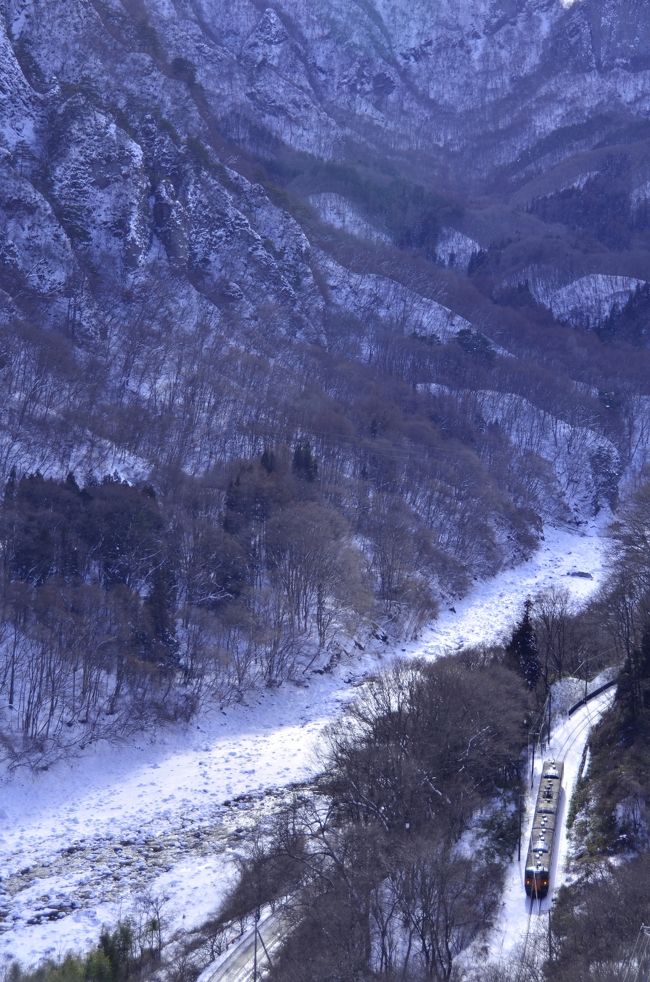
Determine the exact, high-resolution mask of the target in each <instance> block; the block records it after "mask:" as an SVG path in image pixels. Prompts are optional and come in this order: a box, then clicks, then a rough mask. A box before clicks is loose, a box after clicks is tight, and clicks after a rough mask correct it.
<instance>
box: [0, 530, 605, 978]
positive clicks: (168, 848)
mask: <svg viewBox="0 0 650 982" xmlns="http://www.w3.org/2000/svg"><path fill="white" fill-rule="evenodd" d="M603 553H604V543H603V539H602V538H601V537H600V534H599V528H598V527H597V526H591V527H588V528H583V529H581V530H575V529H549V530H548V531H547V534H546V540H545V542H544V543H543V545H542V548H541V549H540V550H539V551H538V552H537V553H536V555H535V556H534V557H533V559H531V560H530V561H529V562H527V563H526V564H524V565H522V566H520V567H517V568H516V569H513V570H507V571H504V572H502V573H501V574H500V575H498V576H496V577H494V578H493V579H491V580H487V581H484V582H477V583H476V585H475V588H474V589H473V590H472V591H471V593H470V594H469V595H468V596H467V597H466V598H465V599H464V600H463V601H461V602H459V603H456V605H455V612H452V611H445V612H443V613H442V614H441V616H440V617H439V619H438V620H437V621H436V622H435V624H434V625H433V626H432V627H431V628H430V629H429V630H428V631H426V632H425V634H424V635H423V637H422V638H421V639H420V640H419V641H418V642H417V643H413V644H410V645H408V646H400V647H399V648H397V649H392V650H388V649H387V648H386V649H384V651H383V653H380V654H377V653H376V652H375V653H370V652H367V653H359V654H360V657H359V658H355V660H354V662H349V663H347V664H341V665H339V666H338V668H337V669H336V670H335V671H334V672H333V673H332V674H331V675H323V676H318V675H314V676H312V677H311V678H310V679H309V682H308V684H307V685H305V686H293V685H287V686H285V687H283V688H282V689H280V690H277V691H274V692H269V693H264V694H259V695H254V696H251V697H250V698H249V700H248V702H247V704H246V705H240V706H237V707H234V708H232V709H230V710H229V711H228V712H225V713H224V712H218V711H216V712H214V713H213V714H212V715H205V716H204V717H202V718H201V719H199V720H198V721H194V723H193V724H192V725H191V726H190V727H189V728H188V727H184V728H178V729H169V730H167V731H164V733H163V734H162V735H159V736H158V737H157V738H156V740H155V742H151V741H149V740H147V738H146V737H145V736H143V737H142V738H141V740H140V741H138V742H136V743H135V744H133V743H132V744H129V746H115V745H112V746H109V745H105V744H103V745H101V744H100V745H97V746H95V747H90V748H88V749H87V750H86V751H85V753H84V755H83V756H80V757H79V758H77V759H75V760H72V761H68V762H63V761H61V762H59V763H57V764H56V765H53V766H52V767H51V768H50V770H48V771H47V772H45V773H41V774H37V775H31V774H29V773H27V772H25V771H19V772H18V773H17V774H14V775H13V776H10V775H6V776H3V777H2V778H1V779H0V780H1V783H0V869H1V870H2V878H1V879H0V968H2V966H3V965H4V964H6V962H7V961H9V960H10V959H11V958H17V959H19V960H20V961H21V962H23V963H24V964H25V965H32V964H35V963H37V962H38V961H40V960H41V959H43V958H45V957H48V956H50V957H54V956H58V955H61V954H64V953H65V952H66V951H68V950H70V949H72V950H83V949H84V948H86V947H88V946H90V945H91V944H93V943H94V942H96V941H97V938H98V935H99V930H100V928H101V926H102V925H103V924H113V923H115V921H116V920H117V918H118V917H119V916H120V914H127V913H128V912H129V910H130V908H131V906H132V904H133V902H134V898H135V897H136V896H137V895H138V894H141V893H143V892H145V891H149V893H150V894H152V895H155V896H157V897H166V898H167V904H166V912H167V920H168V925H169V929H173V928H179V927H183V926H186V927H187V926H190V925H195V924H198V923H201V922H202V921H203V920H204V919H205V918H206V917H207V915H208V914H209V913H211V912H212V911H213V910H214V909H215V908H216V907H217V906H218V904H219V901H220V898H221V897H222V896H223V893H224V891H225V890H226V889H227V887H228V885H229V884H230V883H231V880H232V876H233V869H234V863H233V859H234V855H235V853H236V852H237V849H238V848H239V846H240V844H241V841H242V839H243V838H245V837H246V834H247V831H248V830H249V829H250V828H251V827H253V826H254V825H255V824H256V823H257V822H258V821H259V819H260V815H261V814H263V813H264V812H265V811H269V810H271V809H273V808H274V807H275V806H276V805H277V799H278V797H281V795H282V788H284V787H286V786H287V785H290V784H292V783H294V782H302V781H306V780H309V778H310V777H311V776H313V774H314V773H315V772H316V771H317V770H318V758H317V750H318V742H319V734H320V733H321V731H322V729H323V727H324V726H325V725H326V723H327V722H329V721H330V720H331V719H333V718H334V717H335V716H336V715H337V714H338V713H339V712H340V709H341V706H342V705H344V704H345V703H346V702H347V701H348V700H349V699H350V698H351V697H353V696H354V693H355V691H356V689H355V687H354V682H355V681H357V680H358V679H359V678H361V677H362V676H363V675H364V673H368V672H376V671H377V669H378V667H381V666H382V665H385V664H388V663H389V662H390V660H392V658H393V657H396V656H402V657H408V656H423V657H427V658H428V657H430V658H435V657H439V656H440V654H444V653H447V652H452V651H455V650H458V649H459V648H460V647H462V646H464V645H468V644H473V643H478V642H481V641H487V642H490V641H497V640H499V639H501V638H502V637H504V636H506V635H507V634H508V632H509V631H510V630H511V628H512V626H513V624H514V623H515V622H516V621H517V620H518V618H519V617H520V615H521V611H522V605H523V602H524V600H525V599H526V597H527V596H529V595H533V594H535V593H536V592H537V591H539V590H540V589H543V588H544V587H546V586H550V585H551V584H561V585H563V586H566V587H567V588H568V589H569V590H570V591H571V593H572V594H573V595H574V597H575V598H576V600H577V601H584V600H586V599H587V598H588V597H589V595H590V594H591V593H592V592H593V591H594V590H595V589H596V588H597V587H598V585H599V584H600V582H601V581H602V565H603ZM576 573H581V574H589V576H586V575H582V576H576V575H572V574H576Z"/></svg>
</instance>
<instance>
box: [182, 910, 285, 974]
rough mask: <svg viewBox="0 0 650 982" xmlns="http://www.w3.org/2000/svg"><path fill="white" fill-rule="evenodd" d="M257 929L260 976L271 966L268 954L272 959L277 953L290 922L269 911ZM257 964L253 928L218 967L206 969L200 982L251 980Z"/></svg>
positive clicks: (223, 958)
mask: <svg viewBox="0 0 650 982" xmlns="http://www.w3.org/2000/svg"><path fill="white" fill-rule="evenodd" d="M258 930H259V937H258V943H257V972H258V978H259V979H261V978H263V977H264V975H265V974H266V970H267V969H268V967H269V957H270V959H271V961H273V956H274V954H275V952H277V951H278V950H279V948H280V945H281V944H282V939H283V937H284V935H285V933H286V930H287V922H286V919H285V918H283V917H282V915H281V914H272V913H269V914H267V915H266V917H263V918H262V919H261V920H260V923H259V928H258ZM262 942H263V943H262ZM265 949H266V950H265ZM254 966H255V932H254V930H253V929H252V928H251V929H250V930H249V931H248V932H247V933H246V934H244V935H243V937H242V938H241V940H240V941H238V942H237V943H236V944H234V945H233V946H232V947H231V948H230V949H229V950H228V951H227V952H225V953H224V955H222V956H221V959H220V960H219V962H218V963H217V965H216V966H213V967H212V968H211V969H207V970H206V971H205V972H203V974H202V975H201V978H200V982H252V980H253V975H254Z"/></svg>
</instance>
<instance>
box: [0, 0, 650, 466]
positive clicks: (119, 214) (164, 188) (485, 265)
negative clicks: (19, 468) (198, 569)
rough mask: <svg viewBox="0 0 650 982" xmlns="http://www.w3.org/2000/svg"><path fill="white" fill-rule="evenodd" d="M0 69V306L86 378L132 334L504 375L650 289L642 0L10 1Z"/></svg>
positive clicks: (648, 11)
mask: <svg viewBox="0 0 650 982" xmlns="http://www.w3.org/2000/svg"><path fill="white" fill-rule="evenodd" d="M0 65H1V66H2V68H1V73H2V74H1V76H0V168H1V172H2V180H1V182H0V214H1V215H2V225H1V226H0V317H1V318H2V321H3V323H4V324H5V325H9V324H10V323H14V322H15V321H16V320H17V319H18V320H20V321H21V322H25V321H28V322H30V323H37V324H38V325H39V327H44V328H46V329H47V330H49V331H55V332H60V333H62V334H63V335H64V336H66V337H67V338H68V339H70V341H71V343H72V345H73V348H74V350H75V357H76V358H78V359H80V362H81V363H83V364H84V365H85V364H87V363H88V361H89V360H92V358H94V357H97V356H98V351H99V350H100V348H101V351H103V352H104V353H105V352H106V351H108V350H109V349H110V338H111V337H112V333H111V332H112V331H113V330H114V325H115V323H116V321H119V322H120V323H121V324H122V325H127V324H128V323H129V322H130V321H131V322H133V321H134V319H135V322H137V323H141V322H142V321H143V319H145V320H146V321H147V323H148V324H149V325H150V326H151V328H152V330H153V329H155V330H164V329H166V328H165V325H169V324H170V323H171V322H172V321H173V322H175V323H177V324H182V325H183V327H184V328H185V329H187V330H193V329H195V328H197V326H198V325H203V327H202V329H206V330H207V329H208V328H206V325H208V327H210V326H211V329H213V330H214V331H219V332H222V335H223V336H227V337H228V338H229V344H231V345H232V346H234V349H236V350H240V351H248V352H249V353H253V352H255V354H256V355H257V356H260V357H264V358H266V357H268V356H269V354H272V355H277V353H278V347H277V346H278V345H280V346H281V350H285V348H286V346H287V345H288V346H289V347H290V346H291V345H292V344H300V345H305V344H315V345H317V346H318V345H321V346H324V347H325V348H327V347H328V345H330V349H331V345H332V343H333V342H332V337H333V328H332V324H333V323H336V324H338V325H339V326H338V327H337V328H336V329H335V330H334V335H336V337H337V338H338V337H340V336H341V334H342V333H345V330H347V332H348V333H347V340H346V342H345V346H347V348H348V349H349V351H348V354H350V352H352V356H353V357H354V358H355V359H357V360H361V361H363V360H364V359H369V358H371V357H372V351H373V350H374V348H373V345H374V342H373V341H372V340H369V339H368V337H364V338H361V337H360V333H361V334H363V333H364V331H365V332H366V334H368V333H369V334H370V335H372V333H373V331H375V327H376V329H377V330H379V329H381V330H389V331H393V332H395V333H396V335H397V336H399V337H409V336H412V337H419V338H421V337H425V338H428V339H429V341H430V342H433V341H434V340H435V342H436V343H438V342H444V343H449V342H450V339H451V340H452V341H453V339H454V338H456V337H459V339H460V341H461V342H462V343H465V344H466V343H467V339H468V338H471V337H483V338H485V337H491V339H492V340H491V342H490V344H491V346H492V350H494V351H498V352H501V354H500V355H499V357H506V358H511V359H512V358H517V357H520V355H521V351H520V350H518V345H517V342H516V341H514V340H513V339H514V338H515V336H516V335H517V332H518V330H519V329H520V327H521V325H525V324H528V325H530V324H531V323H533V322H536V321H539V322H540V323H544V324H548V325H552V324H553V320H554V319H555V321H560V322H565V323H569V324H571V323H572V324H575V325H581V326H584V327H587V328H589V329H598V328H599V326H600V325H602V324H603V323H605V322H606V321H608V319H610V320H611V316H612V314H613V313H614V314H616V313H618V312H620V311H621V310H623V308H625V305H626V303H627V302H628V300H629V299H630V297H634V296H635V295H636V293H637V292H638V291H639V290H640V289H642V288H643V286H644V283H645V278H646V276H647V269H646V266H645V260H646V256H647V248H648V246H649V245H650V240H649V238H648V231H647V222H646V221H645V217H646V212H647V209H648V198H647V196H646V197H644V196H643V193H642V189H643V188H644V187H646V186H647V185H648V183H649V182H650V169H649V168H650V165H649V164H648V160H649V159H650V157H649V155H648V153H647V149H648V142H649V140H650V137H649V135H648V132H647V128H646V124H645V117H646V115H647V111H648V108H650V3H649V2H647V0H618V2H616V3H614V2H613V0H576V2H573V3H570V2H568V0H566V2H560V0H527V2H525V3H521V2H514V0H512V2H510V0H471V2H468V3H464V4H460V5H459V4H458V3H456V2H452V0H444V2H440V3H436V4H434V5H432V4H431V3H429V2H424V0H414V2H411V3H409V4H405V3H402V2H397V0H356V2H354V3H350V2H349V0H345V2H343V0H328V2H327V3H324V4H319V5H318V6H317V7H314V5H313V4H308V3H306V2H303V0H286V2H283V3H278V4H269V5H265V4H263V3H259V2H256V0H238V2H237V3H229V4H226V3H214V2H213V0H67V2H66V3H51V2H50V0H6V2H5V4H4V5H3V9H2V12H1V16H0ZM599 181H601V182H603V181H604V182H605V183H606V184H607V187H609V188H611V194H610V195H609V197H608V195H605V198H604V200H605V205H603V195H602V193H601V191H600V190H599V188H600V187H601V186H600V185H599V184H598V182H599ZM608 207H609V211H608V210H607V209H608ZM603 209H604V212H603ZM567 215H569V218H567ZM613 215H615V216H616V221H615V222H614V221H613V219H612V216H613ZM576 216H577V217H576ZM621 216H622V218H621ZM617 222H618V224H620V225H621V228H620V229H619V231H618V232H617V233H616V235H614V236H613V237H612V233H611V228H612V225H616V223H617ZM616 227H617V228H618V225H616ZM603 228H605V229H606V230H608V231H607V232H603ZM143 296H144V297H146V298H147V301H146V304H144V301H143V300H142V297H143ZM156 297H157V300H156V299H155V298H156ZM145 308H146V313H143V311H144V310H145ZM134 311H136V312H134ZM504 317H505V321H504ZM346 318H348V319H350V318H351V319H352V321H353V322H354V323H355V324H356V325H357V327H355V328H351V327H350V326H348V328H346V329H345V330H344V329H343V328H342V327H341V326H340V325H341V324H343V323H344V322H345V319H346ZM504 322H507V323H508V324H509V325H510V326H509V327H508V329H507V331H505V333H504V327H503V325H504ZM359 325H363V329H362V330H361V332H360V333H359ZM382 325H383V327H382ZM518 325H519V326H518ZM350 332H351V333H350ZM355 332H356V333H355ZM513 332H514V333H513ZM355 337H356V340H351V338H352V339H354V338H355ZM339 343H340V342H339V341H337V342H336V344H339ZM540 343H541V342H540V341H539V338H537V340H536V341H535V344H540ZM102 346H103V347H102ZM460 347H461V348H462V344H461V345H460ZM470 348H471V343H470ZM286 350H288V349H286ZM292 358H293V360H292ZM286 361H287V365H293V366H294V369H292V370H295V365H296V364H297V363H298V362H299V357H298V356H296V357H293V356H291V355H287V357H286ZM161 364H164V368H161V369H160V371H161V372H163V373H168V372H169V371H170V365H169V363H168V362H165V361H164V360H163V362H161ZM565 368H566V370H567V373H568V377H569V379H570V380H571V381H570V382H568V383H567V384H569V387H570V388H571V387H573V386H574V385H578V384H580V380H579V379H578V378H577V375H578V374H579V373H578V372H576V371H575V370H574V369H573V368H571V367H570V366H566V365H565ZM119 371H120V369H119V368H118V367H115V366H114V367H113V368H111V370H110V372H109V374H110V375H111V378H112V382H113V383H115V384H116V385H117V384H122V383H119V379H118V375H119ZM434 375H435V373H433V374H431V376H430V377H427V378H422V379H420V378H418V380H417V384H425V385H436V384H444V383H445V382H446V380H445V379H444V378H442V377H440V378H437V377H434ZM157 385H158V386H162V387H163V388H165V386H166V381H164V380H161V379H160V378H159V379H158V382H157V383H155V384H154V383H150V384H148V387H145V388H144V389H143V388H142V387H141V389H140V396H141V395H142V392H144V391H146V392H147V393H149V394H150V393H151V392H152V391H154V390H155V389H156V386H157ZM152 386H153V389H152ZM497 388H498V386H497ZM503 388H508V385H507V384H505V383H504V385H503ZM596 388H597V387H596ZM109 401H110V400H109ZM543 409H544V412H546V411H547V410H548V409H549V407H548V406H544V407H543ZM560 415H562V414H561V413H560ZM596 429H598V427H597V426H596ZM603 435H605V434H601V436H603ZM606 436H607V439H610V437H611V434H606ZM80 439H81V438H80ZM599 439H600V436H598V438H597V439H596V438H595V440H596V443H595V444H594V445H596V444H597V443H598V440H599ZM82 442H83V440H82ZM109 442H110V441H109ZM145 457H146V455H145ZM11 459H12V458H11V454H9V453H7V454H6V464H7V466H8V465H9V463H10V462H11ZM19 459H20V460H23V462H26V461H27V460H29V459H30V458H29V454H28V455H27V457H26V458H22V457H20V458H19ZM197 459H198V458H197V457H196V456H195V458H194V460H195V463H194V464H193V466H196V460H197ZM61 466H63V461H61ZM143 466H144V467H145V469H146V466H147V465H146V463H145V464H144V465H143Z"/></svg>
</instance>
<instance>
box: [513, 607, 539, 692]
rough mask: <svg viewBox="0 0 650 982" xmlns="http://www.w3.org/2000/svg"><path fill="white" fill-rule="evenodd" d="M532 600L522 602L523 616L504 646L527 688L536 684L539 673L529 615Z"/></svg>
mask: <svg viewBox="0 0 650 982" xmlns="http://www.w3.org/2000/svg"><path fill="white" fill-rule="evenodd" d="M532 608H533V602H532V600H531V599H530V598H529V599H528V600H526V603H525V604H524V613H523V617H522V618H521V620H520V621H519V623H518V624H517V625H516V627H515V629H514V631H513V632H512V637H511V638H510V641H509V643H508V645H507V647H506V652H507V655H508V661H509V662H510V663H511V665H512V667H513V668H515V669H516V670H517V671H518V672H519V673H520V675H522V676H523V678H524V679H525V680H526V685H527V686H528V688H529V689H531V690H532V689H534V688H535V687H536V686H537V683H538V681H539V677H540V675H541V665H540V662H539V656H538V654H537V638H536V636H535V628H534V627H533V621H532V617H531V611H532Z"/></svg>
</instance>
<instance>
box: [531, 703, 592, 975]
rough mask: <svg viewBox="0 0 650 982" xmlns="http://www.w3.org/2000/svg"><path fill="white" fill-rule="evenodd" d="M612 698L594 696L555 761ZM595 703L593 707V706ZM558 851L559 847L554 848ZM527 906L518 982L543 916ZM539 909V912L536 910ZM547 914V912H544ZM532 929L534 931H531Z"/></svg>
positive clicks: (563, 757)
mask: <svg viewBox="0 0 650 982" xmlns="http://www.w3.org/2000/svg"><path fill="white" fill-rule="evenodd" d="M611 698H612V693H611V692H602V691H601V692H598V693H595V694H594V695H593V697H592V698H591V699H590V700H587V701H586V702H585V708H586V709H587V712H586V715H585V716H583V717H581V718H580V719H578V720H575V723H574V725H573V726H572V727H571V729H570V730H569V732H568V733H567V734H566V735H565V737H564V740H563V742H562V743H561V745H560V748H559V750H558V751H557V752H556V753H555V755H554V759H555V760H556V761H557V762H558V763H560V762H565V761H566V757H567V754H568V752H569V750H570V749H571V747H572V746H573V745H574V743H575V742H576V740H578V739H579V737H580V736H581V735H582V734H583V733H584V732H585V731H589V730H591V728H592V727H593V726H594V725H595V724H596V723H597V722H599V720H600V719H601V718H602V717H603V715H604V714H605V712H606V710H607V708H608V706H609V704H610V702H611ZM592 703H593V705H592ZM554 848H555V849H557V846H555V847H554ZM526 905H527V909H528V916H527V918H526V928H525V932H524V935H523V939H522V948H521V956H520V962H519V971H518V973H517V982H520V980H521V979H522V978H523V972H524V970H525V967H526V957H527V954H528V951H529V946H530V943H531V940H532V939H534V938H535V936H536V935H537V934H538V932H537V931H536V930H535V928H534V927H533V925H535V920H534V915H535V914H537V916H538V917H539V916H540V915H541V914H542V901H541V899H540V900H536V899H534V898H530V899H529V898H527V900H526ZM536 907H537V910H535V908H536ZM544 913H546V910H545V911H544ZM531 929H532V930H531Z"/></svg>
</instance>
